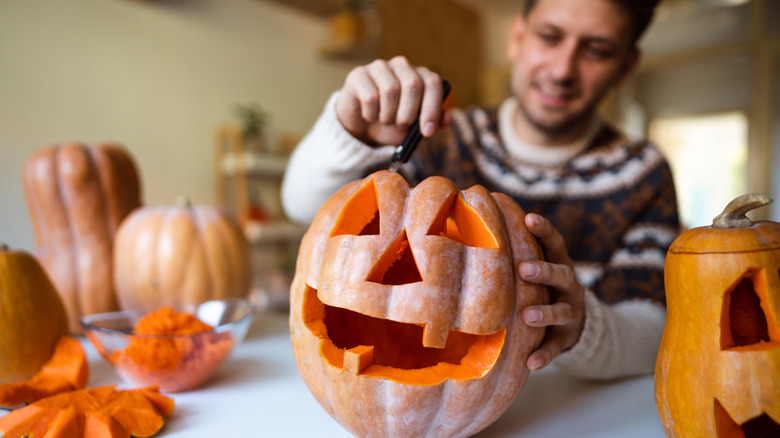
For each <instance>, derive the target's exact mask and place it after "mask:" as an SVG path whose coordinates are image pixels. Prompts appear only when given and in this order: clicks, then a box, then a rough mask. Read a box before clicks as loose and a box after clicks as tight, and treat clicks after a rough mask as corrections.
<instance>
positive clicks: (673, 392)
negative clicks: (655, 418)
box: [655, 195, 780, 438]
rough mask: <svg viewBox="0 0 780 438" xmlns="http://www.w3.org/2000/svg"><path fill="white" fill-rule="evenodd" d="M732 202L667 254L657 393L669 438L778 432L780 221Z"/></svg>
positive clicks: (757, 201) (749, 201) (749, 202)
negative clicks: (753, 215) (754, 217)
mask: <svg viewBox="0 0 780 438" xmlns="http://www.w3.org/2000/svg"><path fill="white" fill-rule="evenodd" d="M768 202H769V199H768V198H766V197H765V196H759V195H745V196H743V197H740V198H737V199H735V200H734V201H732V202H731V203H730V204H729V205H728V206H727V207H726V209H725V210H724V212H723V213H722V214H721V215H720V216H718V217H717V218H716V219H715V221H714V222H713V225H712V226H711V227H699V228H695V229H692V230H689V231H687V232H685V233H683V234H682V235H681V236H679V237H678V238H677V240H675V241H674V243H672V246H671V247H670V248H669V252H668V254H667V256H666V267H665V273H664V275H665V282H666V295H667V308H668V313H667V319H666V328H665V330H664V334H663V339H662V341H661V348H660V351H659V354H658V359H657V362H656V369H655V397H656V404H657V406H658V412H659V414H660V417H661V422H662V423H663V426H664V429H665V430H666V433H667V435H669V436H670V437H672V436H673V437H704V436H706V437H721V438H723V437H751V436H754V437H758V436H761V437H764V436H767V437H768V436H780V224H778V223H777V222H771V221H761V222H756V223H753V222H752V221H751V220H750V219H748V218H747V217H746V216H745V213H746V212H747V211H749V210H750V209H752V208H755V207H757V206H760V205H764V204H765V203H768Z"/></svg>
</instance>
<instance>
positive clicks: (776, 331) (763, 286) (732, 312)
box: [720, 269, 780, 350]
mask: <svg viewBox="0 0 780 438" xmlns="http://www.w3.org/2000/svg"><path fill="white" fill-rule="evenodd" d="M765 274H766V271H765V270H763V269H761V270H755V271H748V272H747V273H746V274H745V275H744V276H743V277H742V278H741V279H740V280H739V281H738V282H737V283H736V285H735V286H734V287H733V288H732V289H731V290H729V291H727V292H726V294H725V295H724V297H723V311H722V313H721V336H720V346H721V349H724V350H725V349H729V348H739V347H742V348H747V349H760V348H762V347H763V348H768V347H770V346H772V345H775V344H776V343H777V342H778V341H780V328H778V326H777V318H775V317H774V315H773V314H772V310H771V308H770V306H769V296H768V292H767V290H768V284H767V278H766V275H765Z"/></svg>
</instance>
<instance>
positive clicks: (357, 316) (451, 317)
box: [290, 171, 547, 437]
mask: <svg viewBox="0 0 780 438" xmlns="http://www.w3.org/2000/svg"><path fill="white" fill-rule="evenodd" d="M524 216H525V213H524V212H523V211H522V209H521V208H520V207H519V206H518V205H517V204H516V203H515V202H514V201H513V200H511V198H509V197H508V196H505V195H501V194H491V193H489V192H488V191H487V190H486V189H484V188H483V187H481V186H474V187H472V188H470V189H468V190H465V191H459V190H458V189H457V187H456V186H455V185H454V183H452V182H451V181H450V180H448V179H445V178H441V177H432V178H429V179H426V180H425V181H423V182H422V183H420V184H419V185H418V186H417V187H415V188H413V189H412V188H410V187H409V185H408V184H407V182H406V181H405V180H404V179H403V178H402V177H401V176H399V175H398V174H396V173H393V172H388V171H379V172H377V173H374V174H372V175H369V176H368V177H367V178H365V179H363V180H360V181H356V182H353V183H351V184H349V185H347V186H345V187H344V188H342V189H341V190H340V191H339V192H338V193H336V194H335V195H334V196H333V197H331V198H330V199H329V200H328V201H327V202H326V203H325V204H324V205H323V206H322V208H321V209H320V210H319V212H318V214H317V216H316V218H315V219H314V222H313V223H312V225H311V227H310V228H309V230H308V231H307V233H306V235H305V236H304V238H303V241H302V243H301V248H300V251H299V258H298V263H297V266H296V273H295V278H294V280H293V284H292V288H291V311H290V328H291V333H292V343H293V351H294V353H295V358H296V362H297V365H298V370H299V372H300V374H301V376H302V377H303V379H304V381H305V382H306V384H307V385H308V387H309V390H310V391H311V392H312V394H313V395H314V396H315V398H316V399H317V400H318V401H319V402H320V404H321V405H322V406H323V408H325V410H326V411H327V412H328V413H329V414H330V415H331V416H332V417H334V418H335V419H336V420H337V421H338V422H339V423H340V424H341V425H342V426H344V427H345V428H347V429H348V430H349V431H350V432H352V433H353V434H356V435H358V436H383V437H389V436H403V437H415V436H447V437H450V436H469V435H473V434H475V433H476V432H478V431H480V430H482V429H483V428H484V427H486V426H487V425H489V424H490V423H492V422H493V421H494V420H496V419H497V418H498V417H499V416H500V415H501V414H502V413H503V412H504V411H505V410H506V409H507V408H508V406H509V404H510V403H511V402H512V400H513V399H514V398H515V396H516V395H517V394H518V392H519V391H520V389H521V388H522V386H523V384H524V383H525V381H526V379H527V377H528V373H529V371H528V369H527V368H526V366H525V364H526V360H527V358H528V355H529V354H530V353H531V352H532V351H533V350H534V349H535V348H536V347H537V346H538V345H539V343H540V342H541V339H542V337H543V335H544V330H543V329H540V328H533V327H527V326H525V325H524V324H523V323H522V321H521V319H520V311H521V310H522V309H523V308H524V307H526V306H528V305H531V304H539V303H543V302H546V300H547V291H546V289H544V288H543V287H542V286H538V285H531V284H528V283H525V282H524V281H522V280H521V279H520V278H519V277H518V275H517V267H518V265H519V263H520V262H521V261H522V260H527V259H541V257H542V254H541V249H540V247H539V245H538V243H537V242H536V240H535V238H534V237H533V236H532V235H531V234H530V232H529V231H528V230H527V228H526V227H525V225H524V221H523V220H524Z"/></svg>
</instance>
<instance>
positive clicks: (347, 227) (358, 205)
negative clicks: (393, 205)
mask: <svg viewBox="0 0 780 438" xmlns="http://www.w3.org/2000/svg"><path fill="white" fill-rule="evenodd" d="M379 222H380V219H379V203H378V201H377V197H376V184H375V183H374V181H373V180H371V181H369V182H368V183H367V184H365V185H364V186H363V187H361V188H360V189H358V191H357V192H355V193H354V194H353V195H352V197H350V198H349V199H348V200H347V202H346V203H344V207H342V209H341V214H339V217H338V219H336V224H335V225H334V226H333V229H332V230H331V232H330V237H333V236H340V235H343V234H351V235H355V236H366V235H376V234H379Z"/></svg>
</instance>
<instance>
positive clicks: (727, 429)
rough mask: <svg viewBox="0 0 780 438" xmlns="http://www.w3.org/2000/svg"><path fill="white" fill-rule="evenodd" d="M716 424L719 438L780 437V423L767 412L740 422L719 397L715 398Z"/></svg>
mask: <svg viewBox="0 0 780 438" xmlns="http://www.w3.org/2000/svg"><path fill="white" fill-rule="evenodd" d="M715 426H716V429H717V433H718V438H732V437H734V438H736V437H744V438H763V437H770V436H774V437H780V424H778V423H777V422H776V421H774V420H772V418H771V417H770V416H769V415H767V414H761V415H759V416H757V417H753V418H751V419H749V420H748V421H746V422H744V423H742V424H739V423H737V422H736V421H734V419H733V418H732V417H731V415H729V413H728V412H727V411H726V409H725V408H724V407H723V405H721V404H720V402H719V401H718V399H715Z"/></svg>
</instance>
